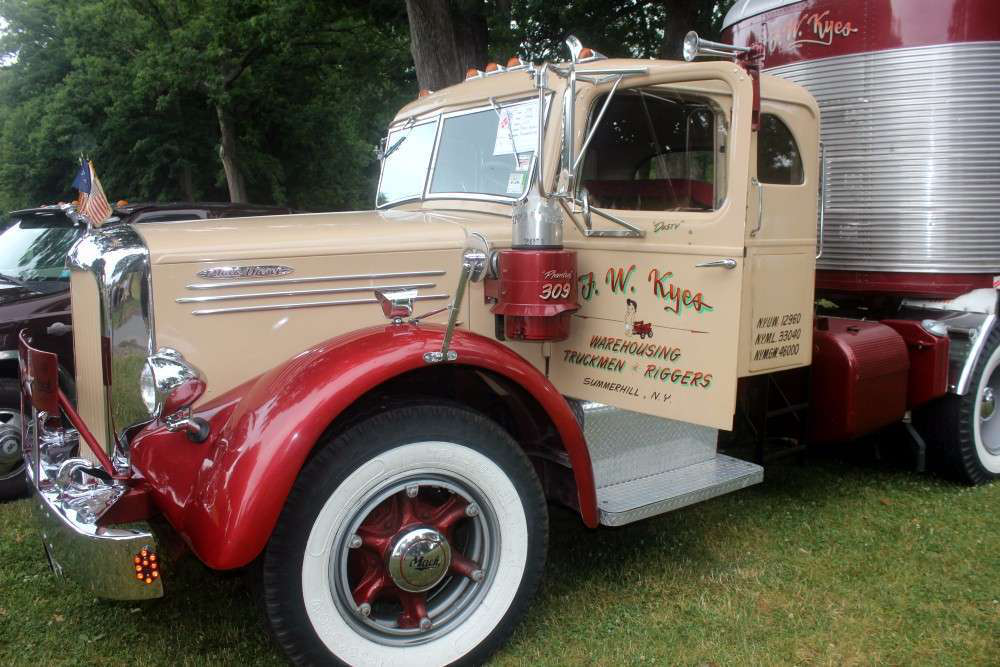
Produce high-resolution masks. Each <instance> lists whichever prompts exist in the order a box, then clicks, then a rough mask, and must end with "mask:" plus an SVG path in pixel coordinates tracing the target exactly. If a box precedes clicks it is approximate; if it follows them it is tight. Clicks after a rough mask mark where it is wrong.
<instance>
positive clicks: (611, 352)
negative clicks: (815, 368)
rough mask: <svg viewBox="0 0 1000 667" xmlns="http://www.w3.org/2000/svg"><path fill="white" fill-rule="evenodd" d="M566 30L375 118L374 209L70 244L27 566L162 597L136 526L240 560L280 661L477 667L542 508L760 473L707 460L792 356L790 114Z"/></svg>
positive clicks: (29, 357) (726, 71) (688, 70)
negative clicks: (563, 53) (744, 395)
mask: <svg viewBox="0 0 1000 667" xmlns="http://www.w3.org/2000/svg"><path fill="white" fill-rule="evenodd" d="M568 45H569V47H570V50H571V53H572V57H571V59H570V60H569V61H568V62H562V63H555V64H551V63H543V64H527V63H522V62H520V61H518V60H516V59H515V60H513V61H511V62H509V63H508V64H507V66H498V65H491V66H490V67H489V68H488V70H487V71H485V72H477V71H473V72H470V75H469V77H468V78H467V79H466V81H465V82H463V83H461V84H459V85H456V86H452V87H450V88H447V89H445V90H441V91H438V92H434V93H428V94H422V95H421V97H420V98H419V99H417V100H416V101H415V102H413V103H412V104H410V105H408V106H406V107H405V108H403V109H402V110H401V111H400V112H399V113H398V114H397V116H396V118H395V120H394V121H393V122H392V124H391V125H390V127H389V131H388V135H387V138H386V141H385V143H384V144H383V146H382V149H381V159H382V173H381V178H380V183H379V187H378V194H377V202H376V209H375V210H373V211H367V212H351V213H324V214H309V215H289V216H278V217H271V218H266V219H247V220H233V219H227V220H211V221H196V222H184V223H173V224H169V225H166V224H164V225H159V224H156V223H150V224H146V225H143V226H141V227H131V226H124V225H117V226H107V227H103V228H100V229H93V230H92V231H91V232H90V233H89V234H88V235H87V236H86V237H85V238H83V239H82V240H81V241H80V242H79V243H78V244H77V245H76V246H75V247H74V249H73V252H72V255H71V258H70V268H71V269H72V278H71V287H72V300H73V318H74V332H75V336H74V344H75V352H76V359H77V365H76V391H77V395H76V400H75V401H70V400H69V399H68V398H67V397H66V396H65V395H64V394H63V393H62V392H60V391H59V389H58V382H57V379H56V373H57V370H58V365H59V361H58V358H57V357H56V355H54V354H52V353H49V352H46V351H44V350H41V349H39V348H38V347H37V346H35V345H34V344H33V343H32V341H31V340H30V339H29V337H27V336H25V335H22V341H21V367H22V386H23V390H24V406H25V410H26V414H25V418H24V423H25V425H26V431H25V433H24V439H23V441H24V443H25V445H24V448H25V456H26V460H27V463H28V466H27V467H28V472H29V478H30V481H31V483H32V487H33V489H34V492H35V495H34V499H33V502H34V504H35V506H36V507H37V510H38V512H37V515H38V522H39V524H40V527H41V531H42V535H43V538H44V542H45V548H46V551H47V553H48V556H49V558H50V560H51V563H52V566H53V568H54V569H55V570H56V571H57V572H59V573H62V574H63V575H65V576H66V577H68V578H69V580H70V581H72V582H73V585H76V586H81V587H85V588H87V589H89V590H92V591H93V593H94V594H96V595H100V596H106V597H112V598H119V599H142V598H152V597H157V596H160V595H163V593H164V591H165V590H166V589H167V588H168V587H169V582H168V581H167V580H169V578H170V571H169V564H168V563H164V562H163V560H162V554H161V553H160V550H159V548H158V544H159V541H158V540H159V538H158V536H157V535H155V534H154V533H153V532H152V531H151V530H150V529H149V528H148V527H147V526H146V524H145V523H143V522H145V521H146V520H148V519H150V518H152V517H154V516H157V517H161V518H162V519H165V522H166V524H168V525H169V526H170V527H171V528H170V530H171V531H172V532H174V533H176V534H177V535H179V536H180V537H181V538H182V539H183V541H184V542H185V543H186V544H187V546H188V547H190V549H191V551H192V552H193V553H194V554H195V555H196V556H197V557H198V558H199V559H201V560H202V561H203V562H204V563H205V564H206V565H208V566H209V567H211V568H215V569H220V570H224V569H234V568H240V567H243V566H246V565H248V564H250V563H252V562H255V561H257V562H259V563H260V564H261V571H262V577H263V584H262V590H263V597H264V608H265V609H266V613H267V617H268V621H269V623H270V625H271V627H272V628H273V629H274V631H275V636H276V637H277V639H278V641H279V642H280V643H281V644H282V646H283V647H284V648H285V650H286V651H287V652H288V654H289V656H290V657H291V658H292V659H293V660H294V661H295V662H297V663H303V664H306V663H309V664H312V663H316V664H325V663H348V664H402V663H404V662H405V663H407V664H420V665H444V664H451V663H453V662H478V661H482V660H483V659H485V658H486V657H487V656H488V655H490V654H491V653H492V652H493V651H494V650H495V649H496V648H497V647H498V646H499V645H500V644H501V643H502V642H503V641H505V639H506V638H507V637H508V636H509V635H510V633H511V631H512V629H513V627H514V624H515V623H516V622H517V620H518V619H519V617H520V616H521V615H522V613H523V612H524V610H525V608H526V606H527V604H528V603H529V601H530V599H531V597H532V595H533V593H534V591H535V588H536V586H537V584H538V580H539V577H540V575H541V573H542V570H543V564H544V561H545V556H546V540H547V533H548V523H547V521H548V520H547V509H546V507H547V502H557V503H560V504H563V505H566V506H569V507H571V508H573V509H575V510H576V511H578V512H579V514H580V516H581V519H582V521H583V522H584V523H585V524H586V525H587V526H590V527H597V526H598V525H605V526H618V525H622V524H626V523H629V522H633V521H637V520H640V519H644V518H647V517H651V516H654V515H657V514H661V513H663V512H667V511H670V510H673V509H676V508H678V507H682V506H685V505H688V504H691V503H694V502H697V501H700V500H704V499H707V498H710V497H713V496H716V495H719V494H723V493H727V492H730V491H735V490H738V489H741V488H744V487H746V486H749V485H752V484H755V483H758V482H760V481H761V480H762V476H763V470H762V468H761V466H760V465H757V464H756V463H752V462H748V461H743V460H739V459H736V458H732V457H729V456H725V455H722V454H720V453H718V452H717V451H716V442H717V436H718V432H719V430H728V429H731V428H732V427H733V420H734V413H735V411H736V400H737V382H738V381H739V380H740V378H742V377H749V376H757V375H763V374H769V373H773V372H775V371H778V370H787V369H793V368H798V367H803V366H806V365H808V364H809V363H810V359H811V353H812V333H813V275H814V267H815V256H816V251H817V248H816V238H817V237H816V228H817V227H816V223H817V216H818V211H817V191H818V188H819V183H820V173H821V170H820V154H819V135H818V132H819V114H818V110H817V106H816V103H815V102H814V101H813V98H812V97H811V96H810V95H809V94H808V93H807V92H806V91H805V90H804V89H803V88H801V87H799V86H797V85H795V84H792V83H789V82H787V81H784V80H781V79H777V78H772V77H769V76H760V74H759V72H758V67H757V62H756V58H757V55H758V54H757V53H756V52H755V51H753V50H752V49H735V48H731V47H725V48H723V47H721V46H719V45H715V48H716V49H722V51H723V53H724V54H726V55H730V56H735V58H736V60H735V61H729V60H722V61H718V60H717V61H712V62H689V63H682V62H667V61H655V60H615V59H607V58H605V57H604V56H601V55H600V54H597V53H593V52H591V51H590V50H589V49H584V48H582V46H581V45H580V44H579V43H578V42H577V41H576V40H575V39H570V40H568ZM689 46H691V47H692V48H693V49H695V50H697V48H698V47H701V48H703V49H704V48H706V44H704V43H701V44H699V43H698V41H697V39H693V41H691V43H690V44H689ZM707 46H708V47H712V45H710V44H709V45H707ZM251 220H252V222H251Z"/></svg>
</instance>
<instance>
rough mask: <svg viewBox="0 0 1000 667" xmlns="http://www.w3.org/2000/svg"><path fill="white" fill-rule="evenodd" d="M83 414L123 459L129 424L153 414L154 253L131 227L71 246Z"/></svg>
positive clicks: (101, 233)
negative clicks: (149, 386)
mask: <svg viewBox="0 0 1000 667" xmlns="http://www.w3.org/2000/svg"><path fill="white" fill-rule="evenodd" d="M68 264H69V267H70V269H71V270H72V271H71V276H70V296H71V299H72V303H73V345H74V353H75V356H76V384H77V403H78V412H79V413H80V415H81V416H82V417H83V419H84V421H85V423H86V424H87V426H88V427H89V428H90V430H91V432H92V433H93V434H94V437H95V438H96V439H97V440H98V442H100V443H101V444H102V445H103V446H104V448H105V450H106V451H107V453H108V454H109V455H110V456H111V457H112V458H113V459H115V460H116V461H118V462H119V463H121V465H123V466H126V467H127V465H128V452H127V451H126V450H116V448H115V444H116V443H120V444H124V438H122V437H121V436H122V434H123V433H124V432H125V430H127V429H128V428H130V427H132V426H135V425H136V424H140V423H142V422H145V421H148V420H149V413H148V412H147V411H146V408H145V406H144V405H143V403H142V399H141V396H140V392H139V374H140V372H141V371H142V365H143V363H144V362H145V360H146V357H148V356H149V355H150V354H152V352H153V342H154V336H153V304H152V289H151V283H150V267H149V251H148V250H147V249H146V246H145V244H144V243H143V241H142V239H141V238H140V237H139V235H138V234H137V233H136V232H135V230H134V229H132V227H131V226H129V225H113V226H110V227H103V228H101V229H97V230H93V231H91V232H89V233H88V234H87V235H86V236H84V237H83V238H81V239H80V240H79V241H77V243H76V244H75V245H74V246H73V248H72V249H71V250H70V254H69V258H68Z"/></svg>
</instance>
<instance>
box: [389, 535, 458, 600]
mask: <svg viewBox="0 0 1000 667" xmlns="http://www.w3.org/2000/svg"><path fill="white" fill-rule="evenodd" d="M388 561H389V562H388V566H389V576H391V577H392V580H393V582H394V583H395V584H396V586H398V587H399V588H401V589H403V590H404V591H409V592H410V593H420V592H423V591H426V590H429V589H431V588H433V587H434V586H435V585H437V583H438V582H440V581H441V579H443V578H444V575H445V574H447V572H448V568H449V567H450V566H451V546H450V545H449V544H448V540H447V539H445V537H444V535H442V534H441V533H439V532H438V531H436V530H434V529H433V528H428V527H416V528H413V529H411V530H408V531H406V532H405V533H403V534H402V535H400V536H399V537H398V538H397V539H396V541H395V543H394V544H393V545H392V548H391V549H390V550H389V557H388Z"/></svg>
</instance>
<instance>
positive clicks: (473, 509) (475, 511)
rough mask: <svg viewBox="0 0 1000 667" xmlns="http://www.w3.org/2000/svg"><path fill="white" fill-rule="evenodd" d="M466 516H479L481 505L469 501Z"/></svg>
mask: <svg viewBox="0 0 1000 667" xmlns="http://www.w3.org/2000/svg"><path fill="white" fill-rule="evenodd" d="M465 516H479V505H477V504H476V503H469V504H468V505H467V506H466V508H465Z"/></svg>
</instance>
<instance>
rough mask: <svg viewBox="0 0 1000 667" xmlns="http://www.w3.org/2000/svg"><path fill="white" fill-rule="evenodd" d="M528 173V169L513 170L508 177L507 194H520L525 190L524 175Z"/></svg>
mask: <svg viewBox="0 0 1000 667" xmlns="http://www.w3.org/2000/svg"><path fill="white" fill-rule="evenodd" d="M527 174H528V172H526V171H512V172H510V176H508V177H507V194H509V195H519V194H521V191H522V190H524V177H525V176H526V175H527Z"/></svg>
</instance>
